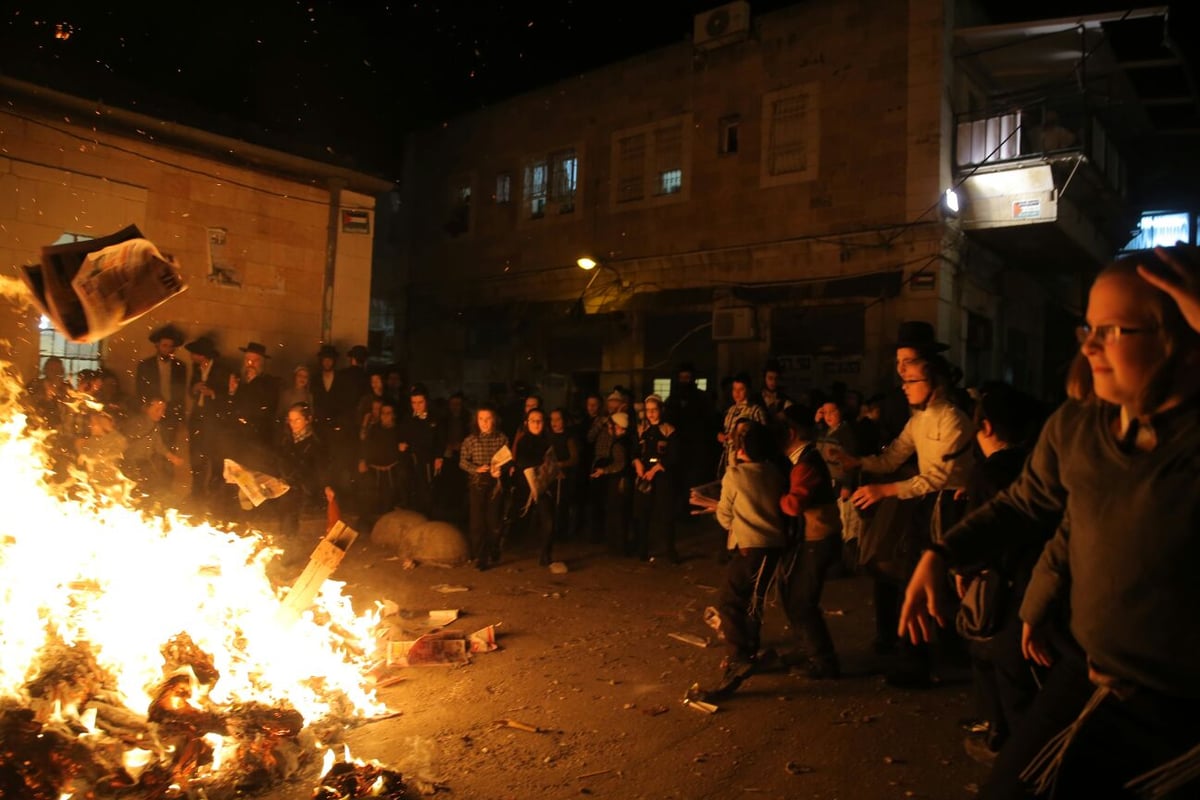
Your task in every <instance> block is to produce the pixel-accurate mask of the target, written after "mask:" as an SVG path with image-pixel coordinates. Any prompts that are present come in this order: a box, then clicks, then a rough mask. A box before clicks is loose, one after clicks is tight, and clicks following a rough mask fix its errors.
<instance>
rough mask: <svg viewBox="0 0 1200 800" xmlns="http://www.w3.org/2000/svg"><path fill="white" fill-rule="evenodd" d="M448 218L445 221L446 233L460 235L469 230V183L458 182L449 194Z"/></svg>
mask: <svg viewBox="0 0 1200 800" xmlns="http://www.w3.org/2000/svg"><path fill="white" fill-rule="evenodd" d="M450 199H451V205H450V219H448V220H447V221H446V233H447V234H449V235H450V236H461V235H462V234H464V233H467V232H468V231H470V230H471V184H469V183H466V184H459V185H458V186H456V187H455V189H454V192H453V194H452V196H451V198H450Z"/></svg>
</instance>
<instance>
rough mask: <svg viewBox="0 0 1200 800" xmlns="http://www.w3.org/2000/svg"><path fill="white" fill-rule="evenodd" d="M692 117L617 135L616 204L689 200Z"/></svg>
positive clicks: (615, 165)
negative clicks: (688, 164)
mask: <svg viewBox="0 0 1200 800" xmlns="http://www.w3.org/2000/svg"><path fill="white" fill-rule="evenodd" d="M690 120H691V115H683V116H679V117H673V118H671V119H669V120H664V121H661V122H656V123H653V124H651V125H643V126H641V127H639V128H633V129H628V130H624V131H618V132H617V133H616V134H614V135H613V140H612V142H613V165H614V171H615V173H616V176H615V179H616V191H615V192H614V193H613V204H614V205H615V206H618V207H620V206H635V205H639V204H641V203H647V204H650V203H657V202H658V199H659V198H671V200H664V201H663V202H673V201H675V200H684V199H686V195H687V192H688V183H687V180H686V177H685V176H686V172H687V162H688V159H689V156H690V150H689V137H688V136H687V131H688V130H690V128H691V125H690Z"/></svg>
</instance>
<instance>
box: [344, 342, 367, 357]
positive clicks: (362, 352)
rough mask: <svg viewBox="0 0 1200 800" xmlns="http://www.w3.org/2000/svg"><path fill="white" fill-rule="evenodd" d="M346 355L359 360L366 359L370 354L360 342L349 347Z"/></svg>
mask: <svg viewBox="0 0 1200 800" xmlns="http://www.w3.org/2000/svg"><path fill="white" fill-rule="evenodd" d="M347 355H349V356H350V357H351V358H354V359H357V360H359V361H366V360H367V356H369V355H370V351H369V350H367V348H366V347H365V346H363V345H361V344H356V345H354V347H351V348H350V349H349V350H348V351H347Z"/></svg>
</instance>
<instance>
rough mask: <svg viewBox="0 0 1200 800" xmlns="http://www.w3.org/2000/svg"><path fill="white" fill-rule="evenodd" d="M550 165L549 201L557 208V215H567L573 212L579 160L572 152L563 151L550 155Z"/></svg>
mask: <svg viewBox="0 0 1200 800" xmlns="http://www.w3.org/2000/svg"><path fill="white" fill-rule="evenodd" d="M550 163H551V165H553V172H552V174H551V182H550V187H551V200H552V201H553V202H554V203H555V204H556V205H557V206H558V213H560V214H569V213H571V212H572V211H574V210H575V187H576V182H577V179H578V171H579V159H578V158H576V157H575V151H574V150H563V151H561V152H558V153H554V154H553V155H551V156H550Z"/></svg>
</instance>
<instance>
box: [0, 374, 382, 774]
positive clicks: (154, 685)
mask: <svg viewBox="0 0 1200 800" xmlns="http://www.w3.org/2000/svg"><path fill="white" fill-rule="evenodd" d="M11 376H12V373H11V369H10V368H9V366H8V365H6V364H4V363H2V362H0V485H2V486H4V487H5V498H6V499H7V501H8V503H7V509H6V511H7V513H6V514H5V515H4V521H2V522H0V619H2V620H3V621H4V624H3V642H2V644H3V646H2V647H0V700H6V699H14V700H16V701H17V702H18V703H22V704H28V703H30V702H31V701H32V698H31V697H30V691H29V690H30V683H31V681H34V680H35V679H37V678H38V676H39V675H40V674H41V673H42V671H43V670H44V669H45V668H46V663H47V660H48V658H49V657H50V655H51V654H52V653H54V652H56V648H57V651H58V652H61V651H62V650H63V649H72V648H73V649H75V650H79V651H84V652H86V653H88V654H89V657H90V658H93V659H94V663H95V665H96V667H98V668H99V670H100V671H101V674H103V675H104V677H105V678H106V679H108V680H109V681H110V682H111V684H112V685H115V692H116V695H117V698H118V699H119V701H120V704H121V705H123V706H124V707H126V708H127V709H128V710H130V711H131V712H133V713H135V714H138V715H145V714H146V713H147V710H148V709H150V708H151V706H152V705H153V704H154V703H156V702H160V703H168V704H173V705H175V706H177V707H182V706H183V705H189V706H190V707H192V708H195V709H200V708H203V709H206V710H208V711H210V712H211V711H214V710H216V711H218V712H219V711H220V710H221V709H224V708H228V707H230V706H232V705H233V704H238V703H259V704H264V705H267V706H274V707H283V708H290V709H295V710H296V711H298V712H299V713H300V714H301V716H302V717H303V720H304V723H305V725H313V724H315V723H318V722H321V721H323V720H326V719H336V720H345V719H347V718H350V717H356V716H357V717H366V716H373V715H378V714H381V713H385V712H386V711H387V709H386V708H385V707H384V706H383V705H382V704H381V703H380V702H379V701H378V699H377V698H376V696H375V694H374V692H373V690H372V689H371V687H370V682H369V679H368V678H367V675H366V673H367V671H368V669H369V667H370V662H369V658H370V655H371V653H372V652H373V650H374V645H373V642H374V629H375V628H376V626H377V625H378V621H379V620H378V611H374V612H371V613H367V614H362V615H360V614H357V613H356V612H355V611H354V608H353V606H352V605H351V602H350V598H348V597H346V596H344V595H343V594H342V593H341V590H342V588H343V584H341V583H337V582H334V581H326V583H325V585H324V586H323V587H322V590H321V592H320V594H319V595H318V596H317V598H316V600H315V602H314V605H313V607H312V608H311V609H310V610H309V611H307V612H305V613H304V614H302V615H301V616H300V618H299V619H295V618H294V617H289V616H288V615H286V614H281V613H280V601H281V599H282V596H283V593H282V592H281V590H280V589H278V588H277V587H275V586H274V585H273V583H272V582H271V580H270V579H269V577H268V573H267V566H268V564H269V563H270V562H271V561H272V559H273V558H275V556H276V555H278V554H279V552H280V551H279V550H278V549H277V548H274V547H272V546H271V545H270V543H269V542H268V540H267V539H266V538H265V537H264V536H263V535H261V534H259V533H257V532H249V533H238V532H235V531H230V530H224V529H221V528H218V527H214V526H213V525H210V524H208V523H205V522H199V521H196V520H193V519H189V518H188V517H186V516H184V515H183V514H181V513H179V512H176V511H168V512H166V514H165V515H164V516H162V517H160V518H152V517H149V516H147V515H145V514H144V513H143V512H141V511H139V510H136V509H133V508H131V507H129V506H128V505H126V504H125V503H123V502H122V500H123V499H124V498H125V497H126V496H127V491H128V488H129V487H128V484H125V485H122V486H118V487H116V489H115V490H113V489H112V488H109V489H107V490H103V491H96V490H93V489H91V488H89V487H88V486H87V483H86V477H85V475H84V473H83V472H81V471H79V470H78V469H77V468H75V467H71V468H70V469H69V470H68V473H69V476H70V477H69V479H66V480H64V478H63V474H62V473H63V471H62V470H61V469H60V470H59V477H57V478H55V477H53V474H54V469H53V464H52V460H51V457H50V456H49V455H48V454H47V450H48V445H49V440H48V434H45V433H36V432H31V431H30V430H29V428H28V426H27V419H26V416H25V414H24V411H23V409H22V407H21V405H20V402H19V394H20V386H19V384H17V383H16V382H15V381H14V379H13V378H12V377H11ZM181 635H186V638H187V639H190V642H191V643H193V644H194V645H195V648H196V649H197V650H198V651H200V652H201V653H203V654H204V655H206V656H207V657H209V658H210V659H211V664H210V665H208V666H210V667H211V669H207V668H206V669H204V670H196V671H193V670H191V669H187V670H185V673H187V674H184V675H182V676H179V675H178V674H176V675H167V674H165V673H166V671H167V670H168V669H172V668H174V667H177V666H178V665H168V664H167V663H166V658H165V657H164V654H163V651H164V647H165V646H167V645H168V643H170V642H172V641H174V640H177V639H178V638H179V637H180V636H181ZM96 679H98V678H96ZM167 679H170V680H175V679H179V680H181V681H183V682H184V687H185V689H186V691H181V692H179V693H178V694H175V693H172V694H171V695H169V696H164V695H162V694H156V693H159V692H161V689H162V687H163V686H164V682H165V681H166V680H167ZM63 684H64V685H71V681H69V680H68V681H64V682H63ZM72 691H75V690H72ZM77 691H78V694H77V695H73V696H70V697H62V698H54V701H55V702H54V712H53V713H54V714H55V715H58V716H59V717H61V718H64V719H67V720H72V719H73V720H76V721H77V722H78V723H79V727H80V728H81V729H83V730H84V731H85V734H84V735H87V734H88V733H95V731H96V712H95V709H94V708H92V709H85V710H83V711H82V712H81V710H80V709H81V707H82V706H84V705H85V704H86V703H87V701H88V700H89V697H88V696H87V689H86V687H79V688H78V690H77ZM108 702H111V700H110V701H108ZM185 710H186V709H185ZM81 714H82V718H81ZM206 742H207V744H208V745H209V746H210V747H211V748H212V750H213V756H212V763H211V765H210V766H209V767H208V768H209V769H211V770H213V771H216V770H219V769H220V767H221V764H222V761H223V757H224V754H223V753H222V750H223V749H224V747H225V745H226V743H225V742H224V741H223V738H222V737H220V736H216V735H215V734H209V737H208V738H206ZM145 752H147V751H139V750H135V749H131V750H129V751H128V752H127V753H126V763H127V769H128V771H129V772H130V773H131V774H132V773H134V772H135V770H141V769H144V768H145V767H146V763H145V762H142V763H139V759H140V758H141V755H140V754H141V753H145ZM135 779H136V778H135Z"/></svg>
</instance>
